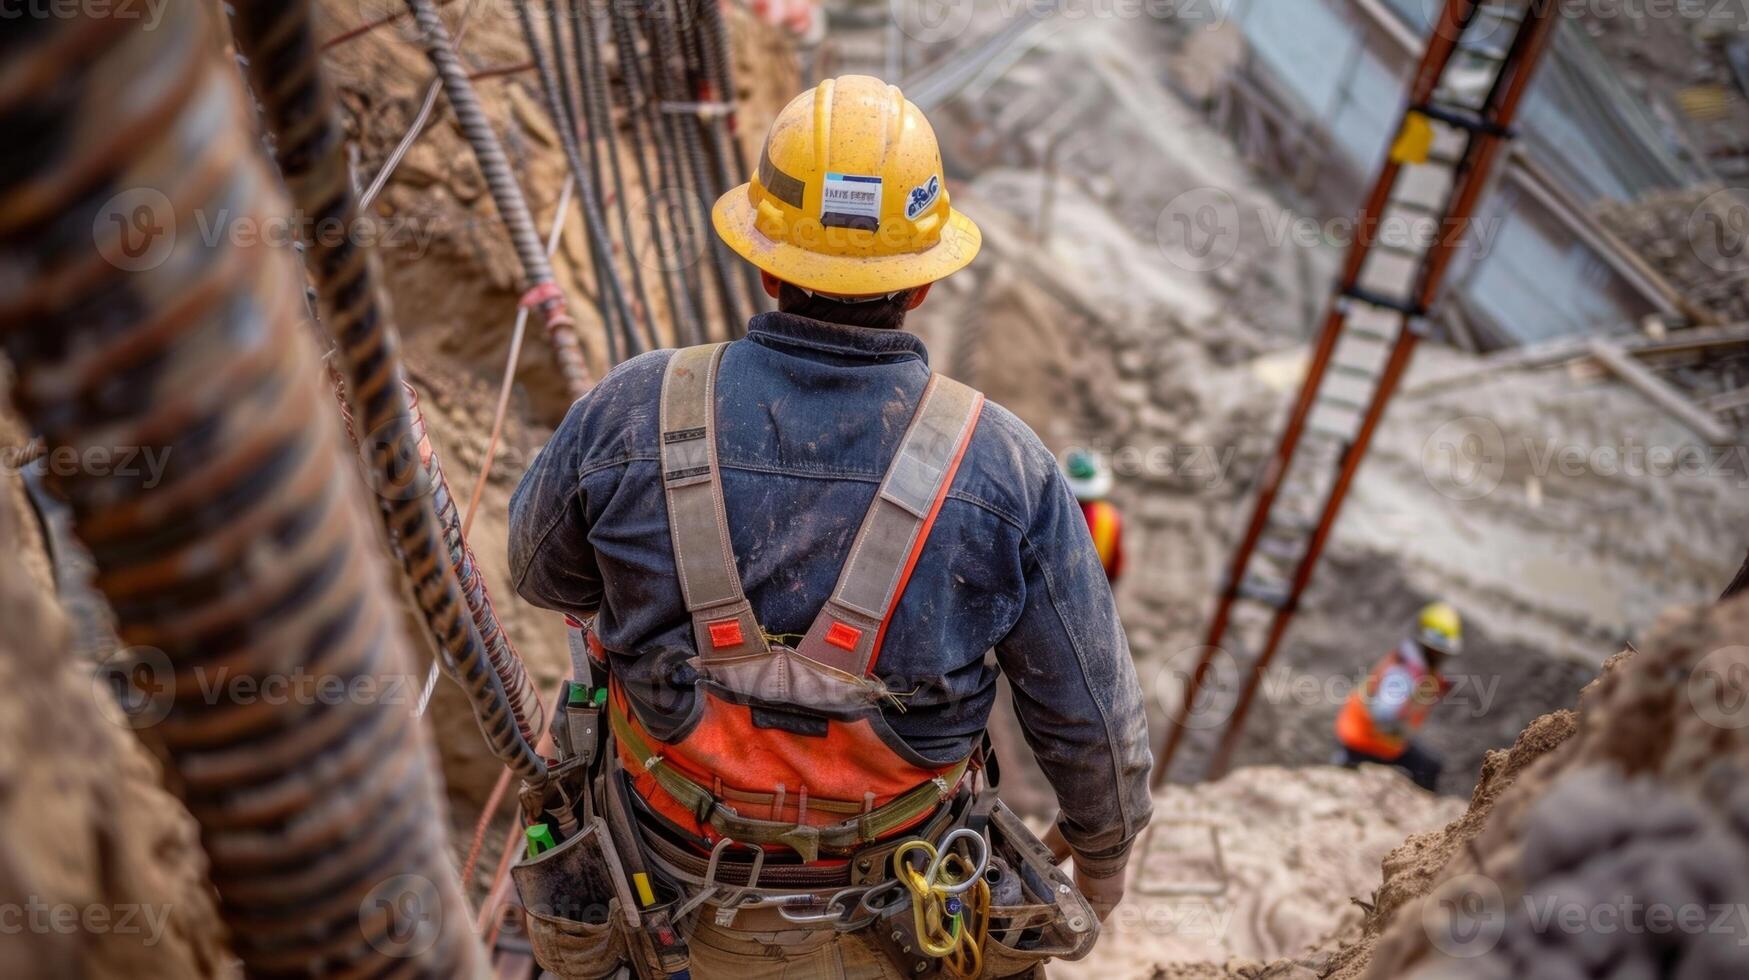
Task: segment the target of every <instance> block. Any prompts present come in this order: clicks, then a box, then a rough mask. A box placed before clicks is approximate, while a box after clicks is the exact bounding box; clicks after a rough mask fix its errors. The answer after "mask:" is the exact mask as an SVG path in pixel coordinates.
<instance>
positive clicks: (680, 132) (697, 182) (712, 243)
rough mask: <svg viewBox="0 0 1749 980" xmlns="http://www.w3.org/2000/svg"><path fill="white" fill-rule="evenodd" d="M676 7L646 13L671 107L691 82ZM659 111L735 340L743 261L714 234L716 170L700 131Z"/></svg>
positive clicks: (661, 4)
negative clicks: (677, 28) (713, 174)
mask: <svg viewBox="0 0 1749 980" xmlns="http://www.w3.org/2000/svg"><path fill="white" fill-rule="evenodd" d="M672 2H675V0H650V2H649V3H647V4H646V5H645V7H644V20H645V22H646V23H647V24H648V26H649V30H650V37H649V41H650V64H651V70H652V73H653V75H654V77H655V79H656V98H657V99H658V100H659V101H660V102H661V103H666V104H673V103H679V102H681V101H683V100H684V98H685V90H684V87H683V86H682V84H681V83H682V82H683V81H684V79H685V70H686V66H685V60H686V51H685V48H684V47H683V46H682V44H681V41H680V38H679V36H678V35H677V34H676V32H675V28H674V22H673V21H672V20H671V19H670V16H669V10H668V5H669V4H670V3H672ZM677 62H678V66H677V64H676V63H677ZM659 110H660V111H658V112H657V116H658V117H659V118H660V119H661V120H662V123H663V125H664V129H666V131H667V132H668V147H669V151H670V152H672V154H673V156H674V160H675V165H676V168H677V169H678V170H679V172H680V180H681V184H682V186H683V187H684V188H685V189H686V191H687V193H684V194H683V195H682V197H683V199H684V200H683V204H682V206H684V207H685V208H686V209H687V215H688V217H687V223H688V224H689V225H690V226H691V228H692V229H693V234H694V235H695V236H696V238H695V243H696V247H697V248H698V249H699V252H698V253H697V254H699V255H700V256H701V257H702V256H704V255H705V254H708V255H709V256H710V269H711V273H712V280H713V282H714V284H715V286H716V287H717V300H718V302H719V303H720V304H721V307H722V314H723V329H724V331H725V336H733V335H734V332H735V331H736V330H738V329H740V327H741V326H742V325H743V323H744V318H743V317H742V315H741V306H740V304H739V302H738V300H737V297H736V293H735V267H734V264H733V263H734V262H736V261H739V260H738V259H735V258H733V256H732V255H731V253H730V252H729V251H728V247H727V246H726V245H723V244H722V243H721V242H720V241H718V240H717V237H716V236H715V235H714V234H712V232H711V222H710V205H709V204H708V203H706V202H709V201H715V200H716V197H715V195H714V193H713V191H714V189H715V187H714V185H715V181H713V180H712V179H711V177H710V170H709V168H708V167H707V165H706V163H705V156H704V147H703V146H702V145H701V144H700V141H699V134H698V130H697V129H696V128H695V127H693V126H691V125H687V124H685V123H684V122H683V121H682V120H680V119H679V118H678V117H677V116H676V114H675V113H672V112H669V111H667V108H666V106H659Z"/></svg>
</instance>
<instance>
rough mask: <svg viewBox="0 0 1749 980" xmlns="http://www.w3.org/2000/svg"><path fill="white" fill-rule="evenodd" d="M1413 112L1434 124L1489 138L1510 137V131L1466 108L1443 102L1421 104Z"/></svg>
mask: <svg viewBox="0 0 1749 980" xmlns="http://www.w3.org/2000/svg"><path fill="white" fill-rule="evenodd" d="M1415 111H1416V112H1419V113H1421V114H1422V115H1424V116H1426V117H1427V118H1429V119H1432V120H1434V121H1435V122H1441V123H1444V124H1446V125H1447V126H1452V127H1454V128H1457V129H1462V130H1466V131H1468V132H1471V133H1486V134H1487V135H1489V136H1500V137H1510V136H1511V135H1512V130H1511V129H1509V128H1507V127H1505V126H1502V125H1500V124H1499V123H1497V122H1494V121H1493V120H1491V119H1484V118H1482V114H1481V113H1479V112H1477V111H1476V110H1474V109H1471V108H1469V107H1467V106H1457V105H1451V104H1449V103H1445V102H1432V101H1429V102H1423V103H1422V104H1420V105H1418V106H1415Z"/></svg>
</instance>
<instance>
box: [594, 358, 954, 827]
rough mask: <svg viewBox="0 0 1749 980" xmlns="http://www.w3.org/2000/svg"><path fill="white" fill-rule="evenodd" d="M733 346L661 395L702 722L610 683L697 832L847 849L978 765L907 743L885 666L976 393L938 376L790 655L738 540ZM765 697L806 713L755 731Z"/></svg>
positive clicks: (908, 821) (643, 787)
mask: <svg viewBox="0 0 1749 980" xmlns="http://www.w3.org/2000/svg"><path fill="white" fill-rule="evenodd" d="M724 346H726V345H722V344H716V345H709V346H705V347H696V348H689V349H686V350H682V351H679V352H677V353H676V354H675V355H674V357H673V359H672V360H671V361H670V362H669V365H668V370H667V373H666V376H665V378H664V381H663V388H662V407H661V429H662V450H661V452H662V474H663V476H662V479H663V491H664V493H665V495H666V499H667V507H668V520H669V525H670V529H671V532H672V537H673V543H674V556H675V565H676V570H677V572H678V575H679V579H680V587H681V593H682V595H683V596H684V598H685V600H686V607H687V609H688V610H689V611H690V612H691V614H692V620H693V635H694V639H695V642H696V644H697V650H698V651H699V656H698V659H697V660H696V661H695V663H696V664H697V666H698V670H699V675H700V678H699V681H698V683H697V687H696V690H697V693H698V699H697V703H696V704H697V706H696V708H695V710H694V718H693V719H690V720H689V721H688V722H687V724H686V725H685V726H684V727H683V728H682V734H681V735H680V736H679V737H678V738H676V739H674V740H672V741H666V742H664V741H662V740H659V739H656V738H654V737H653V736H652V735H651V734H650V731H649V729H648V728H647V727H646V726H645V725H644V723H643V722H642V721H641V720H640V719H639V718H638V710H639V708H638V706H637V705H636V704H634V703H633V702H632V700H631V699H630V698H629V697H628V696H627V693H626V691H625V690H623V689H622V688H621V687H620V686H619V684H618V683H617V681H613V682H610V698H609V704H610V720H611V721H612V723H613V727H614V734H615V740H616V742H617V745H618V753H619V757H620V760H621V761H622V763H623V764H624V766H625V769H626V771H627V773H628V774H630V776H631V778H632V786H633V789H634V791H635V792H636V793H637V794H638V795H639V796H640V797H642V798H643V800H644V801H645V802H646V803H647V804H648V805H649V807H650V809H651V810H653V811H654V812H655V813H657V814H659V815H660V816H661V817H662V818H664V819H665V820H667V821H668V822H670V823H672V824H673V825H675V826H676V827H677V828H679V829H680V830H682V831H684V832H686V833H688V834H691V835H694V836H696V837H698V838H700V839H701V840H702V841H704V842H710V843H714V842H715V841H718V840H721V839H722V838H724V837H730V838H733V839H735V840H736V841H739V842H742V843H752V844H760V845H762V846H768V845H772V844H782V845H788V846H792V847H793V848H794V849H795V850H797V851H798V852H800V853H801V854H802V857H803V858H804V859H805V860H813V859H814V858H816V857H817V856H818V854H819V852H820V851H822V850H824V851H827V852H841V853H848V852H849V851H850V850H853V849H855V848H856V847H860V846H862V845H864V844H866V843H868V842H870V841H872V840H875V839H882V838H885V837H888V836H891V834H893V833H897V832H898V831H900V830H902V829H904V828H905V827H908V826H911V825H913V824H916V823H920V822H922V821H923V820H924V819H926V818H927V817H928V816H929V815H930V814H931V813H933V812H934V811H935V810H936V809H938V808H939V805H940V803H941V802H942V801H943V800H945V799H947V798H948V797H949V796H951V795H952V794H953V793H954V792H955V791H956V790H957V788H958V785H959V783H960V781H961V780H962V779H963V777H964V774H965V772H966V769H967V760H960V761H958V762H955V763H950V764H948V765H934V764H930V763H926V762H924V761H923V760H921V759H920V758H918V757H917V756H916V755H915V754H914V753H911V752H910V751H909V750H908V749H906V748H905V746H904V744H903V742H901V741H900V740H899V738H898V737H897V736H896V735H895V734H894V733H893V732H892V731H891V730H890V729H889V728H888V727H887V725H886V723H885V720H884V718H883V717H882V714H881V704H882V702H883V701H885V700H887V699H889V698H890V697H891V695H890V693H889V692H888V691H887V689H886V687H885V685H884V684H883V683H882V682H881V680H880V679H879V678H877V677H876V676H875V674H874V665H875V660H876V658H877V657H878V656H879V654H880V647H881V643H882V641H883V640H884V639H885V635H886V630H887V626H888V624H889V623H890V622H891V620H892V615H893V610H894V609H895V608H896V607H897V605H898V602H899V599H900V597H901V596H902V595H903V593H904V590H905V584H906V582H907V580H908V579H909V578H910V575H911V570H912V568H913V567H914V566H915V565H916V562H917V558H918V556H919V555H920V554H921V553H922V550H923V545H924V543H925V541H926V540H927V539H928V536H929V530H930V527H931V525H932V524H933V523H934V520H935V516H936V514H937V513H938V512H939V511H940V509H941V506H942V503H943V501H945V499H946V497H947V491H948V487H949V486H950V484H951V483H952V482H953V477H954V473H955V471H956V470H957V469H958V467H959V464H960V460H961V459H962V458H963V457H964V455H965V451H966V447H967V445H968V444H969V443H970V442H971V435H972V431H973V429H974V428H975V427H976V425H977V421H978V417H979V414H980V412H981V410H982V407H983V396H982V395H980V394H979V393H977V392H976V391H973V390H972V389H970V388H967V387H965V386H964V385H960V384H958V383H956V382H954V381H952V380H950V379H947V378H943V377H941V376H939V375H937V376H935V377H933V378H932V379H931V380H930V382H929V386H928V387H927V388H926V389H925V390H924V393H923V398H922V400H921V402H920V404H919V406H918V408H917V410H916V413H915V415H914V416H913V418H912V420H911V424H910V427H909V428H908V429H907V430H906V433H905V436H904V438H903V440H902V442H901V444H900V446H899V450H898V452H897V453H896V454H895V455H894V458H893V462H892V464H891V465H890V466H889V468H888V470H887V473H886V476H885V478H884V479H883V481H882V483H881V487H880V490H879V492H878V493H876V495H875V499H874V503H873V504H872V505H871V507H870V509H869V511H868V514H867V515H866V516H865V517H864V518H863V522H862V526H861V528H860V529H859V530H858V532H857V535H856V538H855V540H854V542H853V543H852V545H851V549H850V556H849V558H848V559H847V561H846V562H845V566H844V568H843V570H842V571H841V572H840V575H839V579H838V582H837V584H836V585H835V587H834V589H833V593H832V595H831V597H830V598H829V599H828V600H827V602H826V604H825V606H824V607H823V608H822V609H821V611H820V614H819V615H818V616H817V617H816V618H815V620H814V623H813V625H812V626H811V627H810V628H809V630H808V632H807V633H806V635H805V637H804V639H803V640H802V641H801V642H800V643H799V644H797V645H796V646H795V647H794V648H791V647H788V646H785V645H783V644H781V643H775V642H771V641H770V640H769V639H768V638H767V636H766V635H765V633H764V631H763V630H761V628H760V626H759V624H758V622H757V621H756V620H755V618H754V616H753V609H752V605H751V604H750V603H749V602H748V600H747V598H746V596H745V595H744V593H743V592H742V588H741V582H740V579H739V576H738V574H737V572H736V565H735V558H734V554H733V551H732V548H731V545H730V543H729V533H728V524H727V521H726V518H725V517H724V513H725V511H724V508H723V497H722V481H721V478H720V475H719V472H718V468H717V451H716V423H715V390H716V373H717V369H718V366H719V364H720V363H721V359H722V348H723V347H724ZM755 704H757V705H760V706H762V707H765V708H772V709H777V710H778V712H780V713H781V714H782V715H784V716H793V717H796V718H797V724H794V725H787V726H784V727H771V726H770V725H769V724H767V725H763V726H762V725H760V724H758V723H756V722H755V720H754V717H753V707H752V706H753V705H755ZM761 836H763V837H764V839H759V838H760V837H761Z"/></svg>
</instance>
